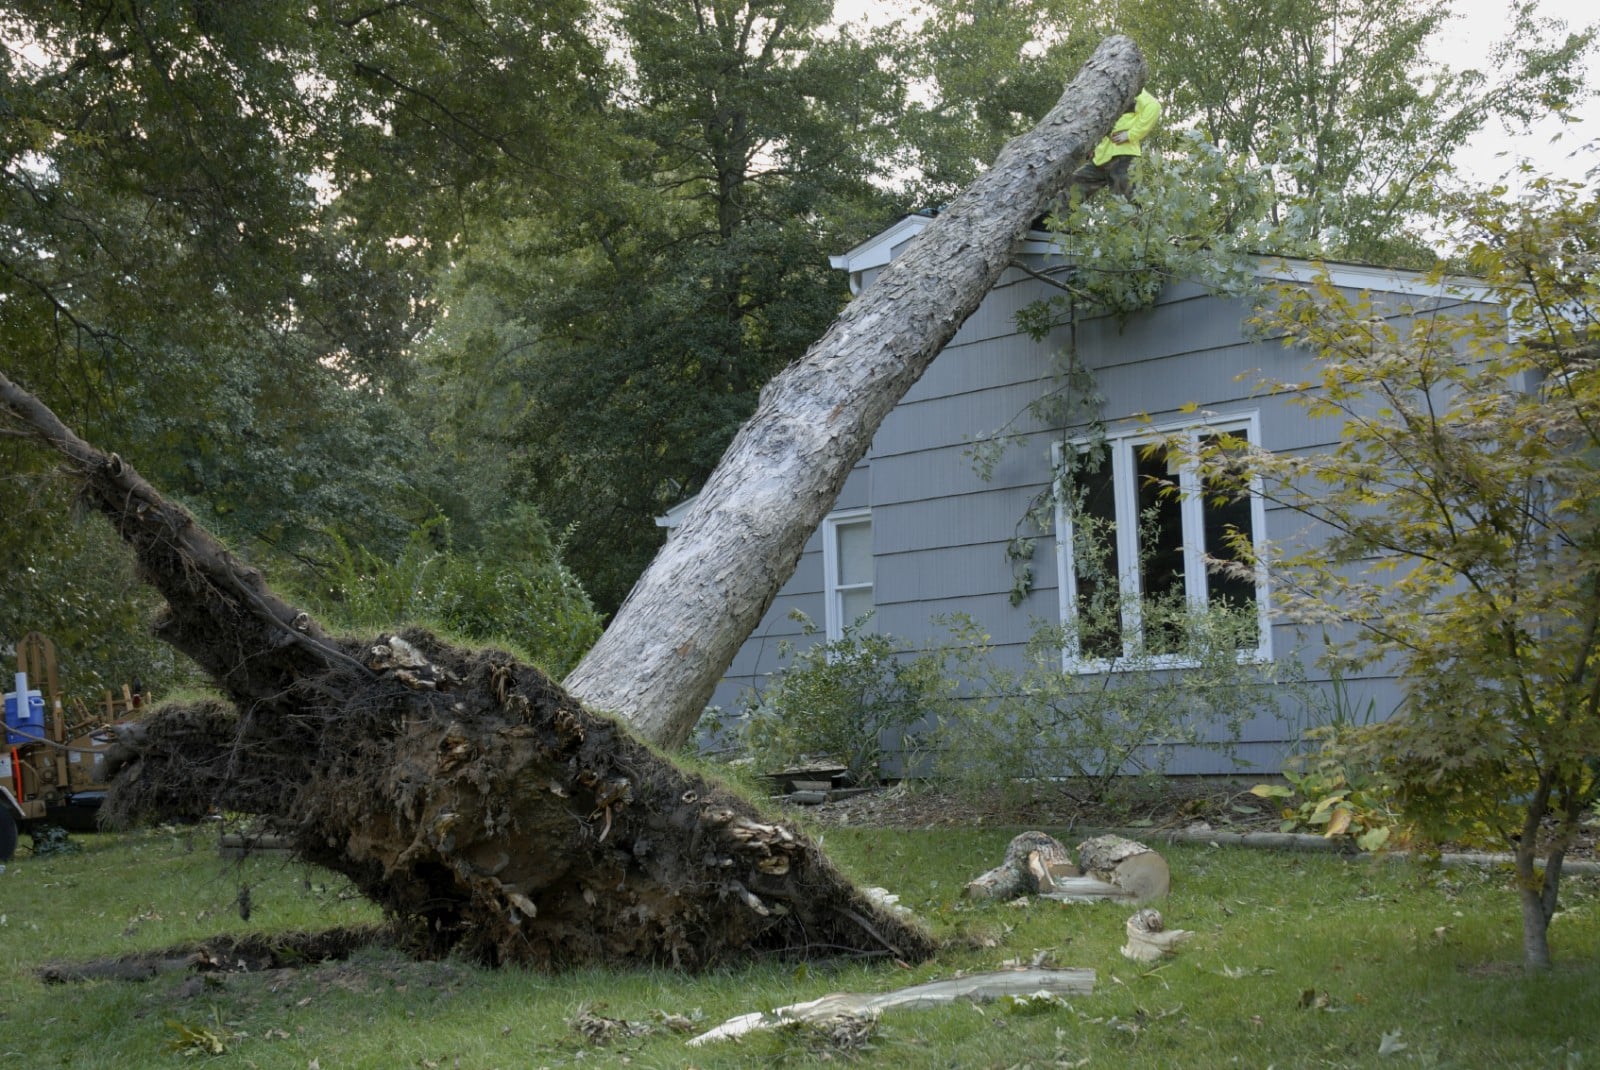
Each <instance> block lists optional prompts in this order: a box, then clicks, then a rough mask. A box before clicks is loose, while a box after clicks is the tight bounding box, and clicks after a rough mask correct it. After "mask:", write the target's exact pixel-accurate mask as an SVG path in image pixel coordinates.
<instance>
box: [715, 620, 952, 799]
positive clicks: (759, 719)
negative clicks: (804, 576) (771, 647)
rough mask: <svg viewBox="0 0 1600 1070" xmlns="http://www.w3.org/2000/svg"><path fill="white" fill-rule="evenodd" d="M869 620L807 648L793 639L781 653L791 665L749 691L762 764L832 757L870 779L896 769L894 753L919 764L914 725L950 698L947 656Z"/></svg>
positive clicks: (745, 706)
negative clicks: (918, 649) (883, 631)
mask: <svg viewBox="0 0 1600 1070" xmlns="http://www.w3.org/2000/svg"><path fill="white" fill-rule="evenodd" d="M795 616H796V618H797V619H800V620H802V621H803V622H804V624H805V628H804V634H806V635H807V636H812V635H815V634H816V626H815V625H814V624H812V623H811V621H810V620H808V619H806V618H805V616H804V614H800V613H796V614H795ZM864 624H865V621H864V620H863V621H857V622H856V623H855V624H853V625H851V626H849V627H847V628H845V629H844V634H843V635H842V636H840V638H838V639H835V640H831V641H828V642H821V643H813V644H812V645H810V646H807V647H804V648H797V647H795V646H794V645H793V644H789V643H786V644H785V645H784V647H783V649H782V656H783V657H784V658H786V659H789V664H787V665H785V666H784V667H783V668H781V669H780V670H779V671H778V672H776V673H774V674H773V676H772V678H771V680H770V681H769V682H768V684H767V686H766V687H765V688H763V689H761V690H759V691H758V690H751V691H749V692H747V693H746V695H745V696H744V699H743V702H742V713H743V716H744V718H745V729H744V731H745V740H746V743H747V744H748V746H749V748H750V751H751V753H752V754H753V755H754V756H755V758H756V760H757V762H758V763H759V764H760V765H761V766H762V767H763V768H781V767H784V766H787V765H792V764H795V763H799V762H803V761H806V760H808V759H813V758H819V757H826V758H829V759H832V760H835V761H838V762H841V763H842V764H843V765H844V766H845V767H846V768H847V769H848V770H849V775H850V778H851V780H852V781H853V782H855V783H863V784H864V783H873V782H876V781H877V780H878V779H879V778H880V777H882V776H884V775H885V774H886V773H888V772H889V770H888V769H887V768H886V763H887V761H888V759H889V758H890V756H891V754H893V755H898V757H899V759H900V762H901V767H902V769H904V768H905V766H907V765H910V764H914V762H915V760H916V754H917V752H918V750H919V746H918V740H917V737H916V736H915V734H914V732H915V729H916V728H917V726H918V724H919V722H922V721H923V720H924V719H925V718H927V717H929V716H930V715H933V716H936V715H937V713H938V711H939V710H940V709H941V708H942V706H943V705H944V703H945V702H946V701H947V699H948V695H949V691H950V686H949V683H948V682H947V680H946V677H945V661H946V658H945V653H944V652H943V651H933V652H924V653H913V652H912V650H911V648H910V647H909V646H907V645H906V644H904V643H902V642H899V641H897V640H895V639H894V638H892V637H891V636H887V635H878V634H875V633H872V632H868V631H865V630H864Z"/></svg>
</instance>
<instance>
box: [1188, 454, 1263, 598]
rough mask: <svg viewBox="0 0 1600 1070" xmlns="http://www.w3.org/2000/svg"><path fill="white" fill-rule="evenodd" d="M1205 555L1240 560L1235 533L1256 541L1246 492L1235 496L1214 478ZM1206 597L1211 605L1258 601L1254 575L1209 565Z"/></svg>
mask: <svg viewBox="0 0 1600 1070" xmlns="http://www.w3.org/2000/svg"><path fill="white" fill-rule="evenodd" d="M1230 437H1231V438H1236V439H1241V440H1242V439H1244V437H1245V433H1244V432H1243V431H1235V432H1230ZM1220 443H1221V439H1220V437H1219V436H1216V435H1208V436H1206V437H1205V438H1203V439H1202V440H1201V444H1202V446H1203V447H1207V448H1212V449H1214V448H1216V447H1217V446H1218V445H1219V444H1220ZM1203 491H1204V499H1203V508H1204V515H1205V529H1206V530H1205V540H1206V541H1205V547H1206V557H1207V558H1208V559H1212V560H1216V561H1238V560H1239V555H1238V554H1237V553H1236V552H1234V550H1233V549H1232V548H1231V547H1230V546H1229V545H1228V544H1229V542H1230V541H1232V539H1233V538H1234V537H1236V535H1243V536H1244V537H1245V538H1246V540H1248V541H1249V542H1251V543H1252V544H1253V543H1254V542H1255V537H1256V533H1255V527H1254V523H1255V518H1254V515H1253V511H1252V510H1251V508H1250V498H1249V497H1248V496H1247V495H1240V496H1235V495H1233V494H1232V493H1230V492H1229V489H1228V488H1227V487H1225V486H1223V485H1222V484H1221V483H1219V482H1217V481H1215V480H1208V481H1207V482H1206V483H1205V485H1204V487H1203ZM1206 598H1207V600H1208V602H1209V603H1210V604H1212V605H1218V604H1223V605H1228V606H1232V607H1234V608H1236V609H1237V608H1244V607H1247V606H1254V605H1255V603H1256V584H1255V579H1254V578H1253V577H1252V578H1244V577H1234V576H1227V575H1224V574H1223V573H1221V572H1218V571H1216V570H1215V569H1214V568H1212V567H1210V566H1209V565H1208V567H1207V569H1206Z"/></svg>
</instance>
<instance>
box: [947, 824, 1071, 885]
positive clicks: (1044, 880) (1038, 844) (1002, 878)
mask: <svg viewBox="0 0 1600 1070" xmlns="http://www.w3.org/2000/svg"><path fill="white" fill-rule="evenodd" d="M1071 865H1072V855H1071V853H1070V852H1069V851H1068V850H1067V848H1066V846H1065V845H1064V844H1063V843H1062V842H1061V841H1060V840H1058V839H1056V838H1055V837H1054V836H1051V835H1049V834H1048V833H1044V832H1024V833H1023V834H1022V835H1020V836H1018V837H1016V838H1015V839H1013V840H1012V841H1011V843H1010V844H1009V845H1008V846H1007V847H1006V856H1005V860H1004V861H1002V862H1001V863H1000V864H999V865H998V866H996V867H994V868H993V869H991V870H990V871H989V872H987V873H985V874H983V875H982V876H980V877H977V878H974V879H973V880H971V881H969V882H968V883H967V887H966V897H967V898H968V899H995V900H999V901H1001V902H1006V901H1008V900H1012V899H1016V898H1017V897H1018V896H1023V895H1037V894H1038V893H1040V892H1048V891H1050V890H1052V888H1053V887H1054V877H1053V876H1052V875H1051V872H1050V870H1051V867H1056V868H1058V869H1060V870H1062V871H1063V872H1065V871H1066V869H1067V868H1069V867H1071Z"/></svg>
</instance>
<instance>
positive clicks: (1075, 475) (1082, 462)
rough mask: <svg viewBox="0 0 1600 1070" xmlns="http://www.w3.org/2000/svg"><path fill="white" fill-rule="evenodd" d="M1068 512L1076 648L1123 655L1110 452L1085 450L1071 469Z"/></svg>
mask: <svg viewBox="0 0 1600 1070" xmlns="http://www.w3.org/2000/svg"><path fill="white" fill-rule="evenodd" d="M1070 476H1071V479H1072V483H1071V488H1070V491H1069V494H1070V499H1069V502H1068V515H1069V517H1070V518H1071V520H1072V563H1073V572H1074V573H1076V576H1077V581H1078V602H1077V606H1076V610H1077V621H1076V624H1077V631H1078V653H1079V655H1080V656H1081V657H1086V658H1114V657H1118V656H1120V655H1121V654H1122V597H1121V583H1120V582H1119V580H1118V578H1117V577H1118V567H1117V503H1116V496H1115V492H1114V490H1113V488H1112V481H1111V458H1110V456H1109V453H1108V451H1106V450H1103V449H1102V450H1100V451H1098V452H1096V453H1092V454H1091V453H1089V452H1084V453H1080V454H1079V455H1078V463H1077V465H1076V466H1075V468H1074V470H1073V471H1072V472H1071V473H1070Z"/></svg>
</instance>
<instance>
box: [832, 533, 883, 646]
mask: <svg viewBox="0 0 1600 1070" xmlns="http://www.w3.org/2000/svg"><path fill="white" fill-rule="evenodd" d="M822 571H823V576H824V578H825V580H826V583H825V585H824V590H823V594H824V597H825V598H826V611H825V614H824V616H825V618H826V619H825V621H824V623H825V625H826V631H827V636H828V641H829V642H833V641H834V640H836V639H840V638H843V636H844V630H845V629H846V628H848V627H850V626H851V625H854V624H859V625H860V629H861V631H863V632H871V631H873V630H874V629H873V627H872V620H871V616H870V615H871V613H872V610H873V605H872V514H871V513H870V512H869V511H867V510H865V509H852V510H849V511H843V512H838V513H834V514H833V515H832V516H830V517H828V518H827V519H826V520H824V521H823V524H822ZM863 618H867V619H863Z"/></svg>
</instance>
